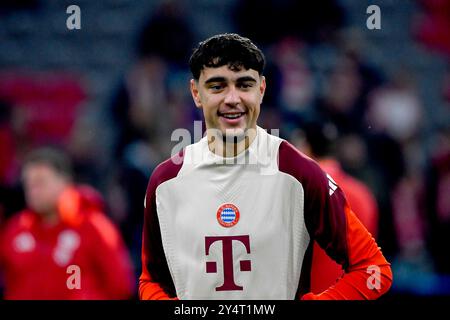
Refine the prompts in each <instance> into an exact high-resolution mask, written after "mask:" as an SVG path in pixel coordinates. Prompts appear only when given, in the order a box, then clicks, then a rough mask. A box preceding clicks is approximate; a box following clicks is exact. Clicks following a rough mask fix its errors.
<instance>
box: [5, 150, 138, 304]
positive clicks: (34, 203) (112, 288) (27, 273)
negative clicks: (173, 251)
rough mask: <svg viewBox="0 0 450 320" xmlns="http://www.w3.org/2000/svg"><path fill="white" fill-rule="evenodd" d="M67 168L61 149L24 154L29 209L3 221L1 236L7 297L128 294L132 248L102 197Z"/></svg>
mask: <svg viewBox="0 0 450 320" xmlns="http://www.w3.org/2000/svg"><path fill="white" fill-rule="evenodd" d="M71 172H72V170H71V164H70V160H69V158H68V157H67V156H66V154H65V153H63V152H62V151H60V150H58V149H55V148H50V147H43V148H39V149H36V150H34V151H32V152H31V153H29V154H28V156H27V157H26V159H25V161H24V163H23V168H22V179H23V184H24V190H25V197H26V203H27V208H26V209H25V210H23V211H21V212H18V213H17V214H16V215H14V216H13V217H11V218H10V219H9V220H8V221H7V222H6V225H5V226H4V228H3V230H2V234H1V239H0V272H1V274H2V276H3V280H4V297H5V299H37V300H41V299H64V300H66V299H128V298H130V297H132V294H133V288H134V285H133V277H132V265H131V261H130V258H129V254H128V252H127V250H126V248H125V245H124V243H123V240H122V239H121V236H120V234H119V233H118V231H117V229H116V227H115V226H114V225H113V224H112V223H111V222H110V221H109V219H108V218H107V216H106V215H105V213H104V203H103V199H102V197H101V195H100V194H99V193H98V192H97V191H96V190H94V189H93V188H91V187H89V186H87V185H76V184H74V183H73V182H72V176H71ZM74 267H75V268H78V269H77V270H78V271H79V273H78V274H75V273H73V272H74V271H71V270H74V269H71V268H74ZM75 272H76V271H75ZM72 273H73V274H72ZM71 276H72V278H71ZM73 276H75V277H77V278H73ZM72 280H73V282H72ZM72 285H75V287H73V286H72Z"/></svg>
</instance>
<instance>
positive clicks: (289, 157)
mask: <svg viewBox="0 0 450 320" xmlns="http://www.w3.org/2000/svg"><path fill="white" fill-rule="evenodd" d="M279 157H280V158H279V162H280V163H279V165H280V170H281V171H284V172H286V173H288V174H290V175H292V176H293V177H295V178H296V179H297V180H298V181H299V182H300V183H301V184H302V187H303V189H304V199H305V201H304V215H305V224H306V227H307V229H308V232H309V234H310V236H311V243H312V242H313V240H316V241H317V243H318V244H319V245H320V247H321V248H323V249H324V250H325V252H326V253H327V254H328V256H330V257H331V258H332V259H333V260H335V261H336V262H337V263H339V264H341V265H342V266H343V268H344V270H345V273H344V275H343V276H342V278H340V279H339V280H338V281H337V283H336V284H335V285H334V286H332V287H330V288H328V289H327V290H325V291H324V292H323V293H321V294H318V295H314V294H312V293H307V294H306V295H303V296H302V299H323V300H327V299H376V298H378V297H380V296H381V295H382V294H384V293H385V292H387V291H388V290H389V288H390V286H391V283H392V272H391V268H390V264H389V263H388V262H387V261H386V259H385V258H384V256H383V254H382V253H381V250H380V248H379V247H378V245H377V243H376V242H375V239H373V237H372V236H371V234H370V233H369V232H368V231H367V229H366V228H365V227H364V226H363V225H362V224H361V222H360V221H359V220H358V218H356V216H355V214H354V213H353V212H352V211H351V209H350V207H349V206H348V204H347V201H346V199H345V196H344V194H343V192H342V191H341V189H340V188H339V187H338V186H337V185H336V183H335V182H334V181H333V180H332V178H331V177H329V176H327V174H326V173H325V172H324V171H322V169H321V168H320V167H319V165H318V164H317V163H316V162H314V161H313V160H311V159H310V158H308V157H306V156H304V155H303V154H301V153H300V152H299V151H298V150H296V149H295V147H293V146H292V145H290V144H289V143H287V142H283V143H282V144H281V146H280V155H279ZM306 269H307V268H306ZM304 270H305V269H304ZM374 272H375V273H376V274H374ZM302 277H304V275H302ZM377 280H379V281H377Z"/></svg>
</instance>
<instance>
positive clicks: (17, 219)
mask: <svg viewBox="0 0 450 320" xmlns="http://www.w3.org/2000/svg"><path fill="white" fill-rule="evenodd" d="M35 220H36V215H35V214H34V213H33V212H32V211H30V210H22V211H19V212H17V213H15V214H14V215H13V216H11V217H10V218H9V219H8V220H6V221H5V223H4V225H3V226H2V228H1V229H0V242H3V241H5V240H7V239H11V237H14V235H16V234H18V233H20V232H22V231H27V230H29V231H31V230H32V226H33V224H34V223H35Z"/></svg>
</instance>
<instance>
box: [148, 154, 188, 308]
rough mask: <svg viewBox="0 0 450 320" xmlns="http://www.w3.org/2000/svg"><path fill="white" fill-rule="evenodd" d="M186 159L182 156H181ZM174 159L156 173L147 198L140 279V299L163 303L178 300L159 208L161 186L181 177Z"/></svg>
mask: <svg viewBox="0 0 450 320" xmlns="http://www.w3.org/2000/svg"><path fill="white" fill-rule="evenodd" d="M177 156H178V157H182V153H180V154H178V155H177ZM176 163H178V162H175V161H172V160H171V159H169V160H166V161H165V162H163V163H162V164H160V165H159V166H158V167H157V168H156V169H155V170H154V172H153V173H152V176H151V178H150V181H149V184H148V187H147V192H146V195H145V208H144V228H143V232H142V273H141V276H140V278H139V298H140V299H142V300H162V299H173V298H176V291H175V286H174V284H173V280H172V276H171V274H170V270H169V267H168V264H167V260H166V256H165V254H164V248H163V244H162V240H161V231H160V229H159V220H158V214H157V211H156V210H157V209H156V189H157V187H158V186H159V185H160V184H161V183H163V182H165V181H167V180H169V179H172V178H174V177H176V176H177V174H178V172H179V170H180V169H181V165H182V164H176Z"/></svg>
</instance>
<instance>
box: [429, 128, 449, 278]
mask: <svg viewBox="0 0 450 320" xmlns="http://www.w3.org/2000/svg"><path fill="white" fill-rule="evenodd" d="M424 189H425V190H426V196H425V203H424V204H425V206H424V209H425V210H426V212H427V213H428V216H427V218H428V224H429V228H430V229H429V246H428V247H429V249H430V250H431V253H432V255H433V259H434V262H435V266H436V270H437V271H438V272H440V273H445V274H450V256H449V255H448V254H443V252H447V251H446V250H447V247H448V244H449V243H450V196H449V195H450V128H448V127H447V128H443V129H441V130H440V132H438V134H437V136H436V145H435V146H434V150H433V153H432V156H431V159H430V161H429V162H428V166H427V168H426V183H425V188H424Z"/></svg>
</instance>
